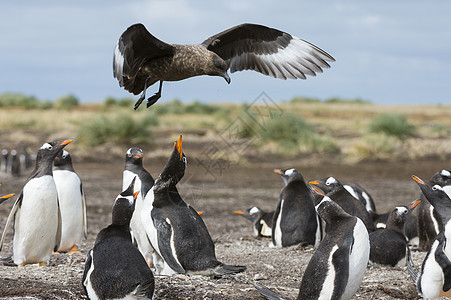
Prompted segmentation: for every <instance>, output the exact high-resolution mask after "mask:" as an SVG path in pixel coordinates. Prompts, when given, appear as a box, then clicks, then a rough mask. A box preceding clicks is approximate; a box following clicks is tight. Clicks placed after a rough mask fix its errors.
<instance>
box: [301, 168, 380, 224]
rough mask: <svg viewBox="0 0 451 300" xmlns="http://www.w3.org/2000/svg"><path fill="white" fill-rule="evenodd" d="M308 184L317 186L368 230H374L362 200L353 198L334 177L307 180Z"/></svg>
mask: <svg viewBox="0 0 451 300" xmlns="http://www.w3.org/2000/svg"><path fill="white" fill-rule="evenodd" d="M309 184H312V185H315V186H318V187H319V188H320V189H321V190H322V191H323V192H324V194H326V195H327V196H329V198H331V199H332V200H333V201H335V202H336V203H337V204H338V205H340V206H341V207H342V208H343V209H344V211H345V212H347V213H348V214H351V215H353V216H356V217H358V218H360V219H361V220H362V221H363V223H364V224H365V226H366V228H367V229H368V232H373V231H374V229H375V228H374V223H373V220H372V219H371V217H370V215H369V213H368V211H367V210H366V208H365V206H364V205H363V203H362V202H360V201H359V200H357V199H356V198H354V197H353V196H352V195H351V194H350V193H349V192H348V191H347V190H346V189H345V188H344V187H343V185H342V184H341V183H340V182H339V181H338V180H337V179H336V178H334V177H327V178H323V179H318V180H312V181H309Z"/></svg>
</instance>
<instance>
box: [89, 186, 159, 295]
mask: <svg viewBox="0 0 451 300" xmlns="http://www.w3.org/2000/svg"><path fill="white" fill-rule="evenodd" d="M133 184H134V180H132V182H131V184H130V185H129V187H128V188H127V189H126V190H125V191H123V192H122V193H121V194H119V195H118V196H117V198H116V200H115V201H114V205H113V212H112V215H113V217H112V222H111V225H109V226H108V227H106V228H104V229H102V230H101V231H100V232H99V234H98V235H97V238H96V241H95V244H94V247H93V248H92V249H91V250H90V251H89V253H88V256H87V258H86V262H85V270H84V273H83V278H82V283H83V288H84V289H85V292H86V295H88V298H89V299H153V296H154V288H155V283H154V277H153V274H152V271H151V270H150V268H149V267H148V266H147V264H146V261H145V260H144V258H143V256H142V255H141V253H140V252H139V250H138V249H137V248H136V247H135V246H134V245H133V244H132V240H131V236H130V231H129V226H130V219H131V218H132V214H133V211H134V207H135V199H136V196H137V194H138V193H139V192H135V193H133Z"/></svg>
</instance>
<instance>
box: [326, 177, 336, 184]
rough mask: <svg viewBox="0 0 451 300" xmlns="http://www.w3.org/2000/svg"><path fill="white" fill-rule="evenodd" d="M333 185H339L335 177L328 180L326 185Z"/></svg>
mask: <svg viewBox="0 0 451 300" xmlns="http://www.w3.org/2000/svg"><path fill="white" fill-rule="evenodd" d="M333 183H337V180H336V179H335V178H333V177H329V178H327V180H326V185H331V184H333Z"/></svg>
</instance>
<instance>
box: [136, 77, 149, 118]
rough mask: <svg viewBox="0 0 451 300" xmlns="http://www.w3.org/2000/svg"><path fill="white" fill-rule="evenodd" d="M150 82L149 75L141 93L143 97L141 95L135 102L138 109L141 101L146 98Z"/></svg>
mask: <svg viewBox="0 0 451 300" xmlns="http://www.w3.org/2000/svg"><path fill="white" fill-rule="evenodd" d="M148 82H149V77H147V79H146V81H144V90H143V92H142V93H141V97H139V99H138V101H136V103H135V107H134V109H135V110H137V109H138V107H139V106H140V105H141V103H142V102H143V101H144V99H146V90H147V84H148Z"/></svg>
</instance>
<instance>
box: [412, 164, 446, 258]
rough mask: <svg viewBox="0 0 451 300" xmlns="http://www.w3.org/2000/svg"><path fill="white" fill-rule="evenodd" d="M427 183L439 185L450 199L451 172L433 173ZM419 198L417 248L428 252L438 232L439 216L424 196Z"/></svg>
mask: <svg viewBox="0 0 451 300" xmlns="http://www.w3.org/2000/svg"><path fill="white" fill-rule="evenodd" d="M429 183H431V184H432V185H439V186H441V187H443V189H444V191H445V193H447V194H448V197H450V198H451V171H448V170H441V171H439V172H437V173H435V174H434V175H433V176H432V177H431V179H429ZM421 197H422V198H423V201H422V202H421V204H420V206H419V207H418V237H419V248H420V250H423V251H428V250H429V249H430V248H431V245H432V243H433V242H434V240H435V237H436V236H437V234H438V233H439V232H440V228H439V224H441V221H440V214H439V213H438V212H437V211H436V210H435V208H434V206H432V205H431V204H430V203H429V201H425V199H424V195H423V194H422V195H421Z"/></svg>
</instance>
